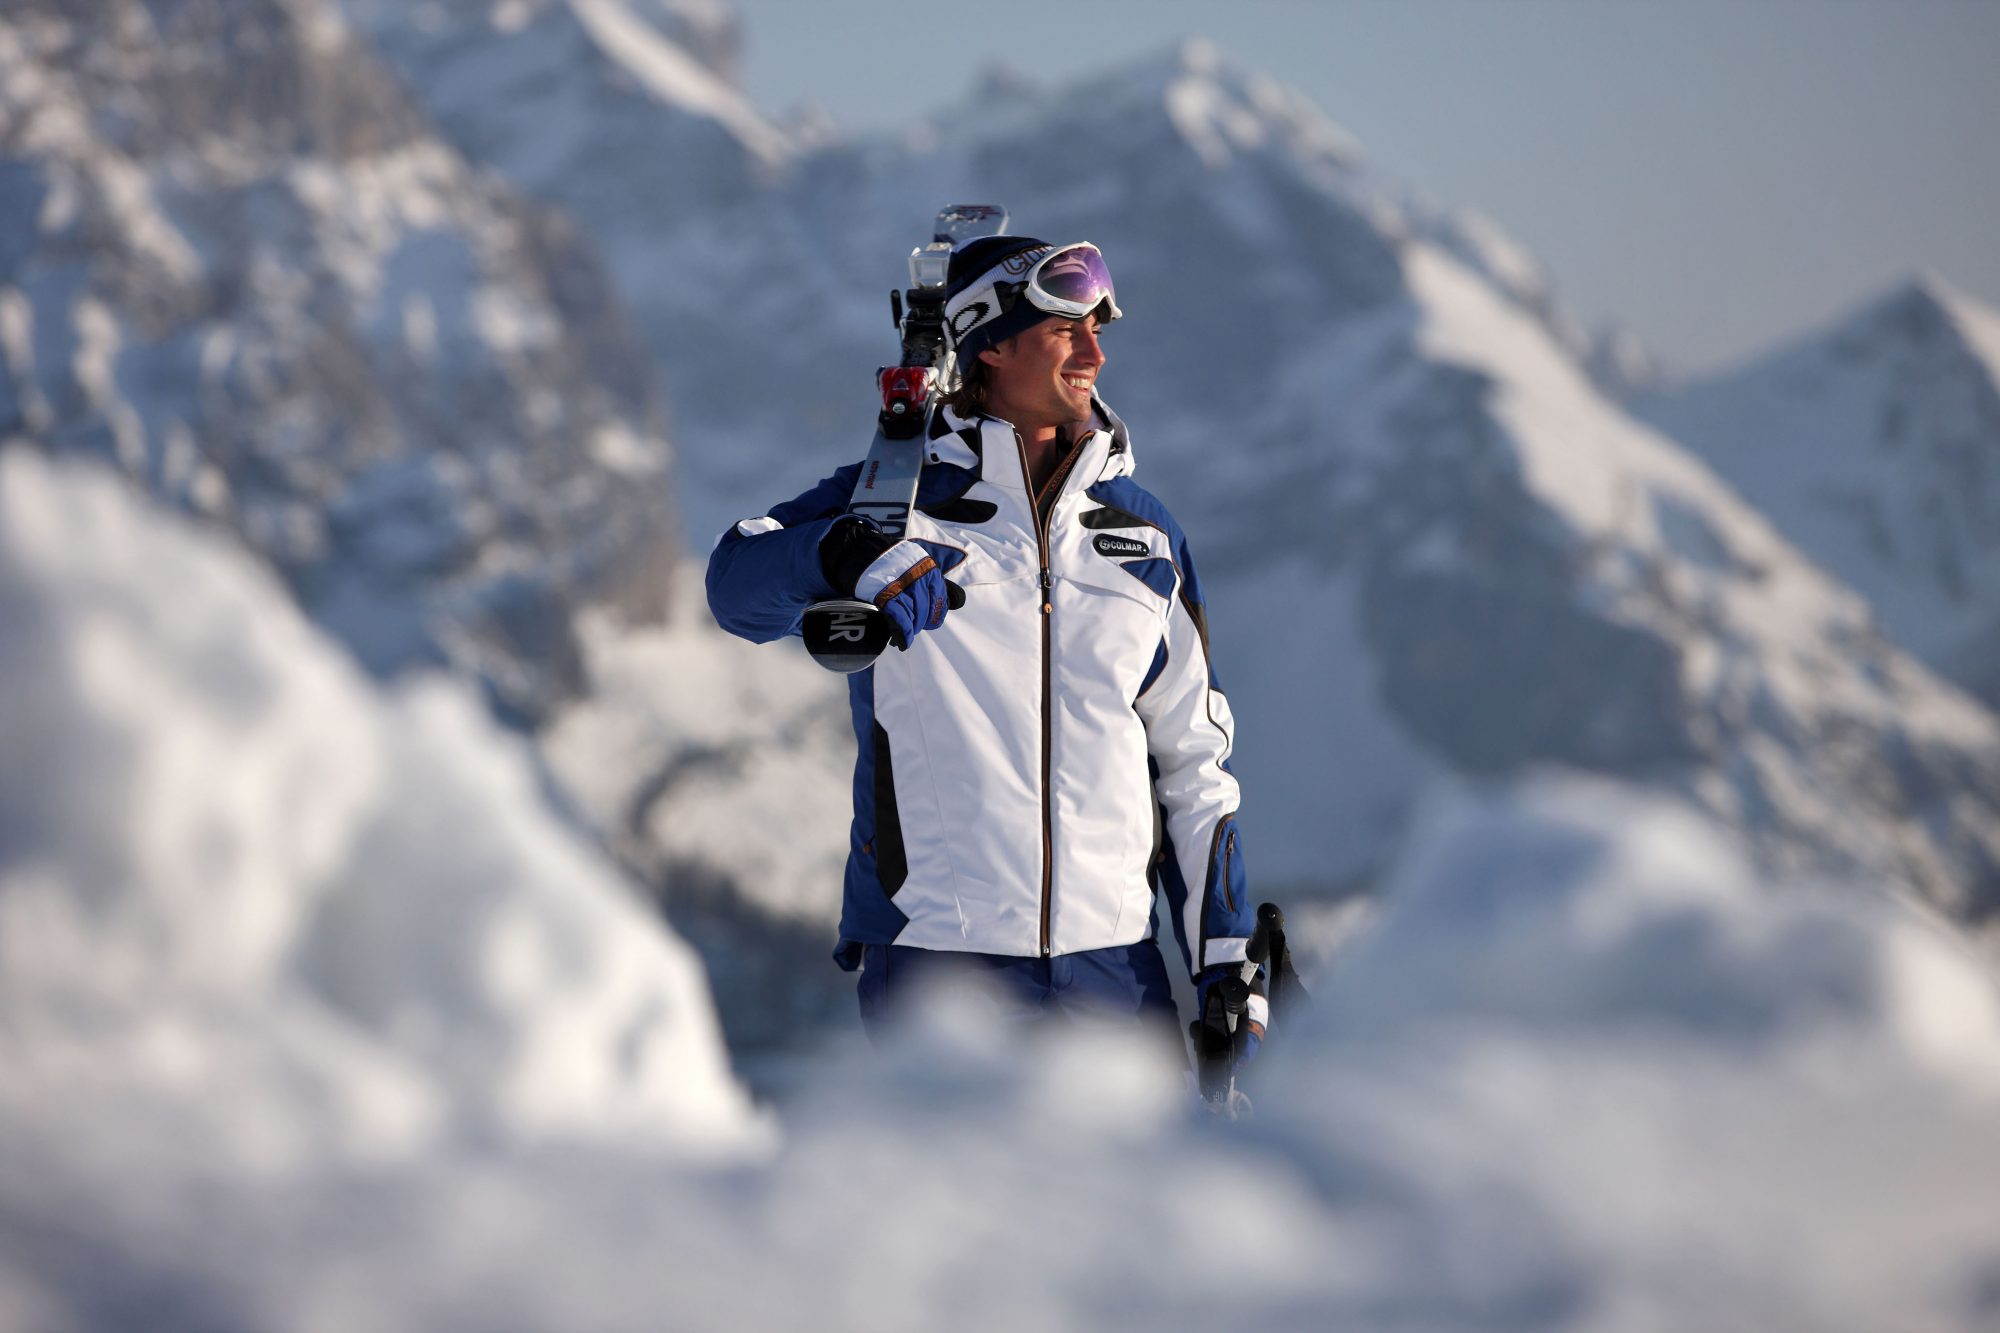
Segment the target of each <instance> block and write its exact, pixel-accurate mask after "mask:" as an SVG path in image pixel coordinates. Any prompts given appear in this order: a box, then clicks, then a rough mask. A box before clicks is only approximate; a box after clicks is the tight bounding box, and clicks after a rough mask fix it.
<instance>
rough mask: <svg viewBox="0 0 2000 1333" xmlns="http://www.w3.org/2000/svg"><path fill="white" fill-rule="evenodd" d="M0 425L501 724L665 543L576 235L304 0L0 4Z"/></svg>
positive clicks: (650, 565)
mask: <svg viewBox="0 0 2000 1333" xmlns="http://www.w3.org/2000/svg"><path fill="white" fill-rule="evenodd" d="M0 75H4V77H0V219H4V221H3V222H0V352H4V366H3V367H0V434H5V435H8V436H25V437H26V438H27V439H29V440H30V441H32V442H35V443H37V444H39V445H41V446H42V447H44V448H46V449H50V450H53V451H58V452H81V453H88V454H94V455H98V456H101V457H104V458H107V459H109V460H111V461H112V462H114V463H115V465H116V466H117V467H119V468H120V469H121V470H123V471H125V472H127V473H129V474H131V475H133V476H135V477H139V478H141V479H142V480H143V481H144V482H145V484H146V485H147V486H148V487H149V488H150V489H151V490H152V491H153V492H154V493H155V494H157V495H159V496H160V497H162V498H164V499H167V500H169V501H172V502H174V503H177V504H181V505H184V506H186V507H188V508H190V509H193V510H196V511H199V512H201V513H204V514H207V515H209V516H211V517H213V518H215V519H217V520H218V521H220V522H223V523H225V524H227V525H229V526H230V527H232V528H234V529H235V530H236V531H237V532H238V533H239V534H240V535H241V536H242V537H243V538H244V539H245V540H246V541H247V542H249V544H250V545H252V546H253V547H255V548H256V549H257V550H258V551H260V552H261V553H263V554H264V555H265V556H267V557H268V558H270V559H271V560H272V561H273V562H274V563H276V564H277V566H278V567H279V568H280V569H281V570H282V571H284V573H285V575H286V577H287V578H288V580H289V581H290V582H291V584H292V586H293V588H294V590H295V591H296V592H297V594H298V596H299V597H300V599H301V601H302V602H303V603H304V604H305V605H306V607H307V608H308V609H309V610H310V611H311V612H312V614H313V615H314V616H315V617H316V618H318V619H319V620H320V621H321V622H322V623H323V624H325V625H327V626H328V627H329V628H331V629H332V630H334V631H335V632H336V633H337V634H338V635H339V636H340V637H341V638H342V639H344V640H345V641H346V642H347V643H348V645H349V646H350V647H351V648H352V649H353V650H354V651H355V652H356V653H357V654H358V655H359V656H360V658H361V659H362V660H363V661H364V662H365V663H366V664H367V665H369V666H370V667H371V668H373V669H375V670H377V671H379V672H384V673H388V672H393V671H396V670H398V669H400V668H402V667H405V666H408V665H412V664H418V663H426V662H430V663H448V664H450V665H453V666H455V667H458V668H461V669H464V670H467V671H469V672H471V673H472V674H474V675H476V676H477V677H478V678H480V679H481V680H482V681H483V682H484V683H485V684H486V686H487V687H488V689H489V692H490V694H491V696H492V697H493V699H494V700H495V702H496V703H497V704H498V705H499V706H500V707H501V709H502V711H503V713H504V714H506V715H511V716H514V717H517V718H520V719H522V720H527V721H532V720H533V719H535V718H538V717H540V716H541V715H542V714H543V713H545V712H546V710H547V708H548V707H549V705H550V704H551V703H552V702H553V701H555V700H557V699H559V698H562V697H565V696H566V695H569V694H572V693H574V692H575V691H576V690H577V689H578V688H580V686H581V679H580V675H579V657H578V653H577V649H576V646H575V640H574V635H573V632H572V630H571V622H572V619H573V615H574V612H575V611H576V609H577V608H578V607H579V606H580V605H582V604H585V603H593V602H612V603H616V604H618V605H620V606H622V607H624V608H626V609H627V610H628V611H629V612H630V613H632V614H633V615H634V616H636V617H638V618H646V617H648V616H656V615H657V614H658V613H659V611H660V609H661V600H662V598H663V597H664V595H665V594H664V586H665V584H664V573H665V570H666V568H667V567H668V566H669V564H670V563H671V560H672V559H673V557H674V555H675V553H676V550H677V546H678V528H677V525H676V522H675V519H674V517H673V513H672V496H671V492H670V490H669V488H668V484H667V463H668V451H667V448H666V446H665V443H664V440H663V437H662V425H661V409H660V404H659V401H658V398H657V395H656V392H655V390H654V389H653V388H652V371H651V368H650V366H649V364H648V362H647V359H646V357H645V356H644V355H643V353H642V352H641V351H640V349H639V348H638V346H637V344H636V343H634V341H633V340H632V339H631V337H630V336H629V334H628V333H627V332H626V329H625V327H624V325H623V321H622V317H621V316H620V315H619V313H618V310H619V307H618V303H617V301H616V299H615V295H614V294H613V293H612V292H611V290H610V288H609V285H608V283H607V281H606V279H605V277H604V274H603V271H602V270H601V268H600V267H599V266H598V264H597V261H596V260H595V259H594V258H593V256H592V251H591V249H590V246H589V244H588V243H587V242H586V241H585V240H584V239H582V238H581V237H579V236H578V235H577V234H575V232H574V231H573V229H572V228H571V227H570V226H569V225H568V224H566V223H565V222H563V221H562V220H561V219H560V218H558V217H555V216H553V215H551V214H548V213H546V212H543V211H539V210H537V209H534V208H532V207H529V206H526V205H524V204H523V203H522V202H521V201H519V200H518V199H517V198H516V197H515V196H513V195H512V194H510V193H509V191H508V190H507V189H506V188H505V187H504V186H503V185H501V184H500V183H498V182H496V181H494V180H492V179H491V178H489V177H485V176H482V175H480V174H479V173H477V172H475V171H474V170H472V169H471V168H469V167H468V166H467V165H466V163H465V162H464V161H463V160H462V159H461V158H460V157H459V156H458V155H457V154H456V153H455V152H454V151H453V150H452V149H450V148H448V147H446V146H445V145H444V144H443V143H442V142H441V141H440V140H439V139H438V138H437V137H436V136H435V135H434V134H433V133H432V132H431V130H430V129H429V128H428V123H427V121H426V119H425V117H424V115H423V113H422V112H421V111H420V110H419V109H417V108H416V107H414V106H413V105H411V104H410V103H409V102H408V101H407V100H406V99H405V98H404V97H403V95H402V94H401V92H400V91H399V90H398V88H397V85H396V83H395V81H394V79H393V78H391V77H390V75H389V74H388V73H387V72H386V70H385V69H384V68H383V67H382V65H381V64H380V63H379V62H378V61H377V60H376V59H375V58H374V57H373V56H372V55H371V54H370V53H369V52H368V51H367V50H366V49H365V48H364V47H361V46H358V45H357V44H356V43H355V41H354V39H353V38H352V36H351V34H350V33H349V32H348V31H347V30H346V28H345V25H344V24H343V22H342V20H341V18H340V15H339V13H338V11H337V10H336V9H335V8H334V7H333V6H332V5H331V4H330V3H319V2H318V0H249V2H247V3H231V4H227V5H224V4H215V3H185V4H169V3H163V2H152V3H142V2H141V0H86V2H84V3H71V2H70V0H62V2H61V3H56V2H55V0H27V2H25V3H22V4H16V5H13V6H10V7H9V9H8V11H7V13H6V14H5V15H4V16H0Z"/></svg>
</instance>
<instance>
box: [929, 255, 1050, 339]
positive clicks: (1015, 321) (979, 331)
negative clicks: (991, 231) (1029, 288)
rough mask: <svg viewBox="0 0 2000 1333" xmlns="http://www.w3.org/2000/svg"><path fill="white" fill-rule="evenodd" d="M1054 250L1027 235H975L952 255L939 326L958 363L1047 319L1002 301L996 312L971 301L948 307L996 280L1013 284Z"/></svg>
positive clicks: (1022, 305) (1020, 305)
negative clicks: (943, 317)
mask: <svg viewBox="0 0 2000 1333" xmlns="http://www.w3.org/2000/svg"><path fill="white" fill-rule="evenodd" d="M1054 248H1055V247H1054V246H1052V245H1050V244H1049V243H1048V242H1047V241H1038V240H1036V239H1035V238H1034V237H1032V236H981V237H979V238H977V239H975V240H971V241H967V242H966V243H965V244H964V245H962V246H960V247H959V248H958V249H956V250H954V251H953V252H952V255H951V267H950V268H949V269H948V270H947V271H946V274H945V309H946V311H947V312H948V313H947V316H946V320H945V324H946V327H947V329H948V331H949V333H950V335H951V340H952V346H953V348H954V349H955V350H956V351H957V352H958V359H959V360H960V361H962V362H963V361H970V360H971V359H972V358H974V357H976V356H978V355H979V353H980V352H981V351H983V350H985V349H986V348H988V347H991V346H993V344H995V343H997V342H1000V341H1002V340H1003V339H1006V338H1011V337H1013V336H1014V335H1015V334H1017V333H1019V332H1021V331H1022V330H1023V329H1027V328H1032V327H1033V326H1035V325H1036V324H1039V323H1041V322H1042V321H1043V320H1045V319H1048V318H1049V315H1048V314H1047V312H1045V311H1042V310H1038V309H1036V308H1035V307H1034V305H1033V304H1031V303H1030V302H1027V301H1022V300H1015V301H1012V302H1006V303H1004V304H1003V308H1002V309H1000V310H999V311H997V312H996V311H993V310H991V309H989V308H988V307H987V304H986V302H984V301H975V302H973V303H972V304H970V305H968V306H966V307H965V308H964V309H962V310H958V311H952V310H951V303H952V302H953V301H955V300H957V299H958V298H959V297H960V296H962V295H964V294H965V293H966V292H969V291H972V290H974V289H975V288H979V287H983V286H985V285H986V284H988V283H991V282H993V281H994V280H995V279H996V278H997V279H1004V280H1007V281H1011V282H1019V281H1020V280H1021V279H1022V278H1024V277H1025V276H1026V275H1027V272H1028V270H1029V269H1031V268H1033V267H1034V266H1035V261H1036V260H1038V259H1040V258H1041V257H1042V256H1043V255H1045V254H1047V253H1048V252H1049V251H1051V250H1053V249H1054Z"/></svg>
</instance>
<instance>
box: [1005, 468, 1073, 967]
mask: <svg viewBox="0 0 2000 1333" xmlns="http://www.w3.org/2000/svg"><path fill="white" fill-rule="evenodd" d="M1014 448H1015V449H1016V451H1017V452H1019V454H1020V456H1021V483H1022V485H1023V486H1024V487H1025V488H1026V490H1027V496H1028V515H1029V517H1030V518H1032V519H1033V520H1034V523H1035V554H1036V557H1037V558H1038V559H1039V561H1040V562H1041V580H1040V584H1041V594H1042V615H1041V621H1042V957H1044V958H1047V957H1048V956H1049V954H1050V951H1051V943H1050V938H1049V936H1050V930H1049V915H1050V909H1051V907H1052V905H1053V903H1054V899H1055V866H1056V854H1055V807H1054V800H1053V797H1052V795H1051V791H1050V787H1051V785H1052V784H1051V782H1050V773H1049V763H1050V754H1051V752H1052V751H1053V750H1054V749H1055V740H1054V724H1053V723H1052V721H1051V720H1050V714H1051V713H1052V712H1053V711H1054V701H1053V700H1052V699H1051V697H1050V696H1051V694H1052V693H1053V692H1054V691H1053V688H1052V685H1051V681H1050V675H1051V668H1050V664H1049V657H1050V651H1049V634H1050V630H1049V621H1050V619H1051V618H1052V617H1053V616H1054V614H1055V576H1054V575H1053V574H1052V573H1050V572H1049V534H1048V523H1047V521H1046V520H1045V519H1044V518H1043V517H1042V506H1041V504H1040V503H1039V497H1038V496H1036V494H1035V478H1034V475H1033V474H1032V473H1030V472H1029V471H1028V446H1027V444H1026V442H1024V441H1023V440H1022V439H1021V432H1020V431H1018V430H1017V431H1015V432H1014ZM1063 480H1064V482H1065V483H1067V481H1068V480H1069V478H1068V477H1067V475H1065V476H1064V478H1063ZM1049 512H1050V513H1054V512H1055V503H1054V501H1053V500H1051V502H1050V504H1049Z"/></svg>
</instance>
